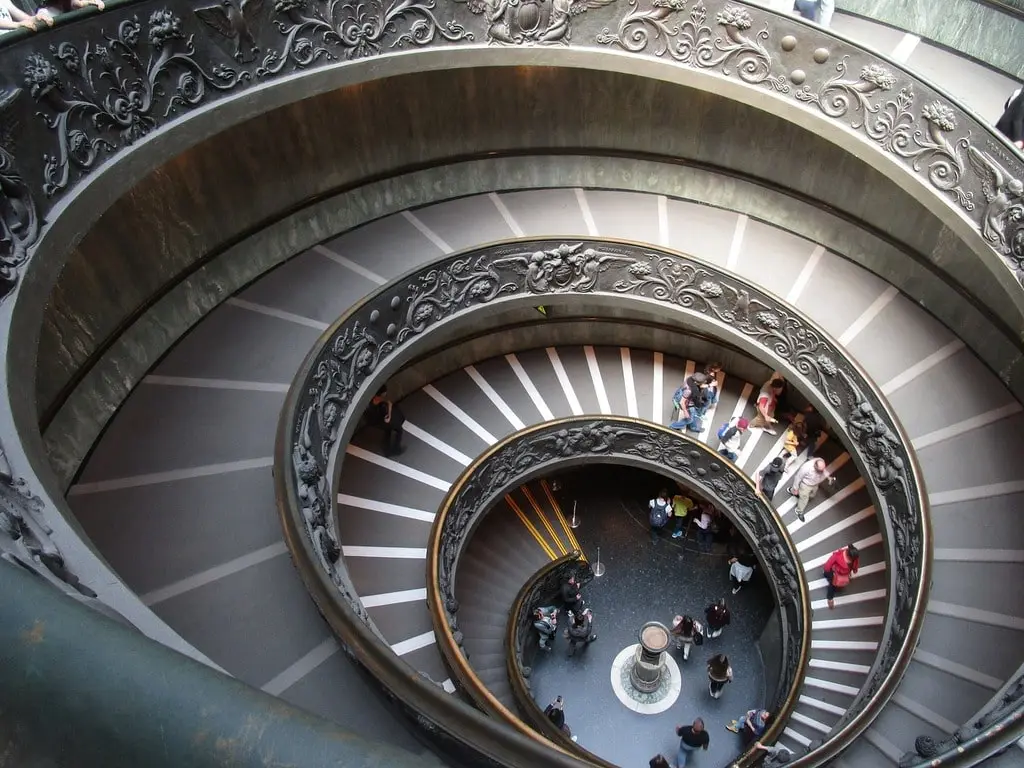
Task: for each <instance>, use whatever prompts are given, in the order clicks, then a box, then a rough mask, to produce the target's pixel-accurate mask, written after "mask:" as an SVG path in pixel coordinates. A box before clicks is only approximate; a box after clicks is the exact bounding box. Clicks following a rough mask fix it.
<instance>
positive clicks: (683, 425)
mask: <svg viewBox="0 0 1024 768" xmlns="http://www.w3.org/2000/svg"><path fill="white" fill-rule="evenodd" d="M697 376H700V377H701V378H702V379H703V378H704V374H702V373H701V374H694V375H693V376H691V377H690V378H689V379H687V380H686V381H685V382H683V383H682V384H681V385H680V386H679V388H678V389H676V391H675V392H674V393H672V405H673V406H674V407H675V409H676V412H677V416H676V420H675V421H673V422H672V423H671V424H669V425H668V426H669V429H678V430H684V429H685V430H686V431H687V432H694V433H696V434H698V435H699V434H700V433H701V431H702V430H703V425H702V424H701V411H700V409H701V407H702V406H703V404H704V398H703V394H702V393H701V391H700V387H699V384H698V386H697V388H696V389H694V388H691V387H690V384H689V382H691V381H693V380H694V379H696V378H697Z"/></svg>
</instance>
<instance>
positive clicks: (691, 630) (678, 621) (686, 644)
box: [671, 616, 704, 661]
mask: <svg viewBox="0 0 1024 768" xmlns="http://www.w3.org/2000/svg"><path fill="white" fill-rule="evenodd" d="M671 634H672V637H673V641H674V643H675V646H676V649H677V650H681V651H682V652H683V661H686V660H687V659H688V658H690V648H692V647H693V646H694V645H704V627H703V626H701V623H700V622H699V621H697V620H695V619H694V618H692V617H691V616H676V617H675V618H674V619H672V629H671Z"/></svg>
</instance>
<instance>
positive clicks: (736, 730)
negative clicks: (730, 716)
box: [725, 720, 740, 733]
mask: <svg viewBox="0 0 1024 768" xmlns="http://www.w3.org/2000/svg"><path fill="white" fill-rule="evenodd" d="M725 729H726V730H727V731H732V732H733V733H739V732H740V724H739V722H738V721H736V720H733V721H732V722H731V723H729V724H728V725H727V726H725Z"/></svg>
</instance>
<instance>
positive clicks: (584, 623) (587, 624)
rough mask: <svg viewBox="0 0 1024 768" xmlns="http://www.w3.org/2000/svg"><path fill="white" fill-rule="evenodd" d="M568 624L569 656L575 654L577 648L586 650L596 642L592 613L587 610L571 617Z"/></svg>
mask: <svg viewBox="0 0 1024 768" xmlns="http://www.w3.org/2000/svg"><path fill="white" fill-rule="evenodd" d="M570 618H571V620H570V623H569V630H568V631H569V655H570V656H573V655H575V654H576V649H577V648H578V647H579V646H581V645H582V646H583V647H584V648H586V647H587V646H588V645H590V644H591V643H592V642H594V641H595V640H597V635H595V634H594V631H593V630H594V612H593V611H592V610H590V609H589V608H587V609H585V610H583V611H581V612H580V613H574V614H572V615H571V617H570Z"/></svg>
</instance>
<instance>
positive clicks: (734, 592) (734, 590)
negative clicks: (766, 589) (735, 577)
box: [732, 587, 743, 595]
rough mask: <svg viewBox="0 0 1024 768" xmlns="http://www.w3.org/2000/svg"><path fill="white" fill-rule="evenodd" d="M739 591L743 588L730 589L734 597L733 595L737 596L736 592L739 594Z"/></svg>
mask: <svg viewBox="0 0 1024 768" xmlns="http://www.w3.org/2000/svg"><path fill="white" fill-rule="evenodd" d="M741 589H743V587H733V588H732V593H733V594H734V595H735V594H737V593H738V592H739V591H740V590H741Z"/></svg>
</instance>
